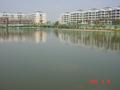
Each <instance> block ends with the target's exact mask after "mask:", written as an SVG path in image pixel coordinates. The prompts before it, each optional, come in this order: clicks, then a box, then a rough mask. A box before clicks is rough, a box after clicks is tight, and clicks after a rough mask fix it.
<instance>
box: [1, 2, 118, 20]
mask: <svg viewBox="0 0 120 90" xmlns="http://www.w3.org/2000/svg"><path fill="white" fill-rule="evenodd" d="M119 5H120V0H0V11H8V12H16V11H24V12H32V11H33V12H34V11H43V12H46V13H47V16H48V19H49V20H57V19H58V17H59V15H60V14H61V13H63V12H67V11H73V10H77V9H85V10H86V9H90V8H103V7H108V6H109V7H115V6H119Z"/></svg>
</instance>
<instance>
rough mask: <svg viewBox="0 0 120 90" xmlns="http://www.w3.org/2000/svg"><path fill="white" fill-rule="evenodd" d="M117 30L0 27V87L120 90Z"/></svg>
mask: <svg viewBox="0 0 120 90" xmlns="http://www.w3.org/2000/svg"><path fill="white" fill-rule="evenodd" d="M119 69H120V32H96V31H94V32H93V31H89V32H88V31H74V30H56V29H52V28H19V27H16V28H8V30H7V31H6V30H4V29H0V90H120V86H119V85H120V70H119Z"/></svg>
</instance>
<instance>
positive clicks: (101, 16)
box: [60, 6, 120, 24]
mask: <svg viewBox="0 0 120 90" xmlns="http://www.w3.org/2000/svg"><path fill="white" fill-rule="evenodd" d="M63 17H65V14H62V16H61V17H60V21H62V22H66V18H63ZM67 17H69V18H67V23H68V22H69V23H81V24H97V23H102V24H112V23H113V22H114V21H117V20H120V6H118V7H115V8H110V7H105V8H102V9H96V8H93V9H89V10H86V11H83V10H77V11H72V12H69V14H68V15H67ZM61 24H62V23H61Z"/></svg>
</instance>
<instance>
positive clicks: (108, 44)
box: [55, 30, 120, 51]
mask: <svg viewBox="0 0 120 90" xmlns="http://www.w3.org/2000/svg"><path fill="white" fill-rule="evenodd" d="M55 34H56V36H57V37H58V38H59V39H60V41H61V42H62V43H68V44H73V45H82V46H87V47H97V48H103V49H109V50H118V51H119V50H120V32H91V31H90V32H88V31H67V30H61V31H60V30H59V31H57V30H56V31H55Z"/></svg>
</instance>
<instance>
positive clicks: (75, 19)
mask: <svg viewBox="0 0 120 90" xmlns="http://www.w3.org/2000/svg"><path fill="white" fill-rule="evenodd" d="M85 20H86V17H85V11H83V10H81V9H80V10H77V11H73V12H70V23H82V24H85V23H86V21H85Z"/></svg>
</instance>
